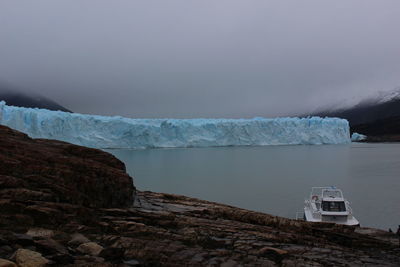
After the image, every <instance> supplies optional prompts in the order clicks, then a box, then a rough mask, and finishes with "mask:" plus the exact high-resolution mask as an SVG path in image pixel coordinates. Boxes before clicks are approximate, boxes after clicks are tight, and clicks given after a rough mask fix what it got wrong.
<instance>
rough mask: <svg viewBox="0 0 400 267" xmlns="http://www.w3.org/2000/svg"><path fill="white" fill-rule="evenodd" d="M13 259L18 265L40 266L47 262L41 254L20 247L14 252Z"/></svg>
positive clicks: (22, 266) (21, 266)
mask: <svg viewBox="0 0 400 267" xmlns="http://www.w3.org/2000/svg"><path fill="white" fill-rule="evenodd" d="M15 261H16V262H17V264H18V266H19V267H42V266H45V265H46V264H47V263H49V260H47V259H46V258H44V257H43V256H42V254H40V253H38V252H35V251H32V250H28V249H22V248H20V249H18V250H17V252H16V253H15Z"/></svg>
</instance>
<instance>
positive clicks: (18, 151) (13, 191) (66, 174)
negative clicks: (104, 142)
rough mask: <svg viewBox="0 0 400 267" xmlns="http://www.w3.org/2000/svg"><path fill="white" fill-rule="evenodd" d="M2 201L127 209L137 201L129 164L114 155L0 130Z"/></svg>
mask: <svg viewBox="0 0 400 267" xmlns="http://www.w3.org/2000/svg"><path fill="white" fill-rule="evenodd" d="M0 147H1V149H0V185H1V186H0V188H1V190H0V198H1V199H19V200H21V201H29V200H31V201H46V202H63V203H70V204H76V205H83V206H87V207H98V208H123V207H128V206H131V205H132V203H133V200H134V196H135V187H134V186H133V182H132V178H131V177H129V175H128V174H127V173H126V171H125V166H124V164H123V163H122V162H121V161H119V160H118V159H117V158H116V157H114V156H112V155H111V154H109V153H107V152H104V151H101V150H97V149H91V148H85V147H81V146H76V145H72V144H68V143H65V142H60V141H55V140H40V139H36V140H35V139H31V138H29V137H28V136H27V135H25V134H23V133H20V132H17V131H15V130H12V129H10V128H8V127H5V126H1V125H0Z"/></svg>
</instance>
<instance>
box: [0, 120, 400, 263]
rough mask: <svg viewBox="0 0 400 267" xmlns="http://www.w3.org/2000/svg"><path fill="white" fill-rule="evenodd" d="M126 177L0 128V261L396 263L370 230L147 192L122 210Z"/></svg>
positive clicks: (383, 235)
mask: <svg viewBox="0 0 400 267" xmlns="http://www.w3.org/2000/svg"><path fill="white" fill-rule="evenodd" d="M128 182H129V185H127V183H128ZM131 182H132V181H131V179H130V178H129V177H128V176H127V174H126V173H125V169H124V166H123V164H122V163H121V162H120V161H118V160H116V159H115V158H114V157H112V156H110V155H108V154H107V153H105V152H102V151H97V150H91V149H86V148H82V147H76V146H72V145H69V144H66V143H63V142H57V141H49V140H32V139H30V138H29V137H28V136H26V135H23V134H20V133H18V132H16V131H12V130H9V129H7V128H5V127H1V126H0V258H2V259H8V260H12V261H14V262H16V261H17V259H18V261H19V262H20V263H21V264H20V267H24V266H26V267H30V266H43V265H44V264H46V263H47V264H48V265H53V266H65V265H68V266H97V267H100V266H120V267H122V266H137V265H140V266H220V265H222V266H299V267H301V266H302V267H303V266H304V267H306V266H326V265H327V264H331V265H335V266H362V265H363V264H364V265H371V266H381V265H382V266H398V265H399V262H400V256H399V255H400V254H399V252H400V251H399V248H398V238H397V237H396V235H395V234H393V233H388V232H385V231H379V230H376V229H375V230H374V229H366V228H354V227H348V226H343V225H333V224H326V223H319V224H312V223H307V222H301V221H296V220H291V219H287V218H282V217H277V216H272V215H268V214H264V213H260V212H255V211H250V210H244V209H240V208H235V207H232V206H227V205H223V204H218V203H213V202H207V201H203V200H199V199H193V198H189V197H185V196H177V195H169V194H163V193H153V192H136V194H135V199H136V206H132V207H129V208H125V206H127V205H128V204H129V203H130V200H131V198H132V195H129V196H128V194H131V193H132V194H133V193H134V188H133V186H132V184H131ZM16 196H18V197H16ZM51 229H57V230H51ZM21 233H26V234H21ZM87 237H89V238H90V240H91V241H95V242H96V243H95V242H91V241H90V240H89V238H87ZM99 244H101V245H102V246H104V248H103V247H102V246H100V245H99ZM15 251H17V252H15ZM36 251H37V252H36ZM39 252H40V253H41V254H40V253H39ZM12 255H14V256H12ZM27 259H28V260H27ZM7 264H9V263H7Z"/></svg>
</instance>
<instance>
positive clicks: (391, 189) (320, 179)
mask: <svg viewBox="0 0 400 267" xmlns="http://www.w3.org/2000/svg"><path fill="white" fill-rule="evenodd" d="M109 152H111V153H113V154H114V155H115V156H117V157H118V158H119V159H121V160H122V161H124V162H125V164H126V166H127V171H128V173H129V174H130V175H131V176H133V177H134V183H135V185H136V187H137V188H138V189H139V190H150V191H155V192H165V193H173V194H181V195H186V196H190V197H195V198H200V199H204V200H209V201H216V202H220V203H225V204H229V205H233V206H237V207H241V208H245V209H250V210H256V211H261V212H266V213H269V214H273V215H278V216H283V217H288V218H295V214H296V212H297V211H302V210H303V203H304V199H305V198H306V197H307V196H309V193H310V190H311V187H313V186H331V185H334V186H336V187H338V188H340V189H342V190H343V193H344V196H345V198H347V199H348V200H349V201H350V204H351V206H352V208H353V211H354V215H355V216H356V218H357V219H358V220H359V221H360V222H361V225H362V226H369V227H376V228H381V229H385V230H387V229H388V228H389V227H390V228H392V229H393V230H396V229H397V225H399V224H400V144H361V143H353V144H351V145H319V146H318V145H315V146H265V147H214V148H185V149H152V150H109Z"/></svg>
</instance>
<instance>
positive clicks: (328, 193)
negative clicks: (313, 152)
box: [322, 189, 343, 198]
mask: <svg viewBox="0 0 400 267" xmlns="http://www.w3.org/2000/svg"><path fill="white" fill-rule="evenodd" d="M322 197H337V198H343V195H342V192H341V191H340V190H337V189H325V190H323V191H322Z"/></svg>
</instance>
